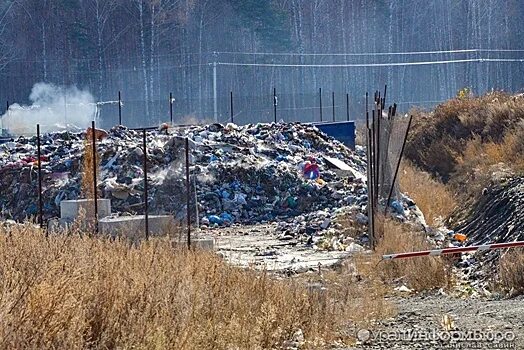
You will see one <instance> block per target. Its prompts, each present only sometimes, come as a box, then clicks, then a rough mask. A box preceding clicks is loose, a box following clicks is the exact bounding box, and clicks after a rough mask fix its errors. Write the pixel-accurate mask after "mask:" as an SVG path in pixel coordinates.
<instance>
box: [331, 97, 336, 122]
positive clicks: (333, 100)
mask: <svg viewBox="0 0 524 350" xmlns="http://www.w3.org/2000/svg"><path fill="white" fill-rule="evenodd" d="M331 102H332V106H333V121H335V120H336V118H335V91H332V92H331Z"/></svg>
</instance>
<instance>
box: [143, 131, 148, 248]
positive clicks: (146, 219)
mask: <svg viewBox="0 0 524 350" xmlns="http://www.w3.org/2000/svg"><path fill="white" fill-rule="evenodd" d="M142 147H143V148H144V160H143V162H144V164H143V167H144V225H145V236H146V240H148V239H149V198H148V197H149V196H148V184H147V142H146V129H142Z"/></svg>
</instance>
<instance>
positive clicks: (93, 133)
mask: <svg viewBox="0 0 524 350" xmlns="http://www.w3.org/2000/svg"><path fill="white" fill-rule="evenodd" d="M91 143H92V145H91V146H92V152H93V157H92V159H93V204H94V209H95V227H94V229H95V234H97V233H98V191H97V178H96V128H95V121H94V120H93V121H92V122H91Z"/></svg>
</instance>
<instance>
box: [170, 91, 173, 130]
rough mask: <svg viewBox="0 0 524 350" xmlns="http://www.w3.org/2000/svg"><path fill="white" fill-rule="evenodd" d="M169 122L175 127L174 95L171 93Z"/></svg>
mask: <svg viewBox="0 0 524 350" xmlns="http://www.w3.org/2000/svg"><path fill="white" fill-rule="evenodd" d="M169 120H170V121H171V125H173V93H172V92H170V93H169Z"/></svg>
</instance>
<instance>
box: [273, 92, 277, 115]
mask: <svg viewBox="0 0 524 350" xmlns="http://www.w3.org/2000/svg"><path fill="white" fill-rule="evenodd" d="M273 116H274V119H275V123H276V122H277V88H273Z"/></svg>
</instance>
